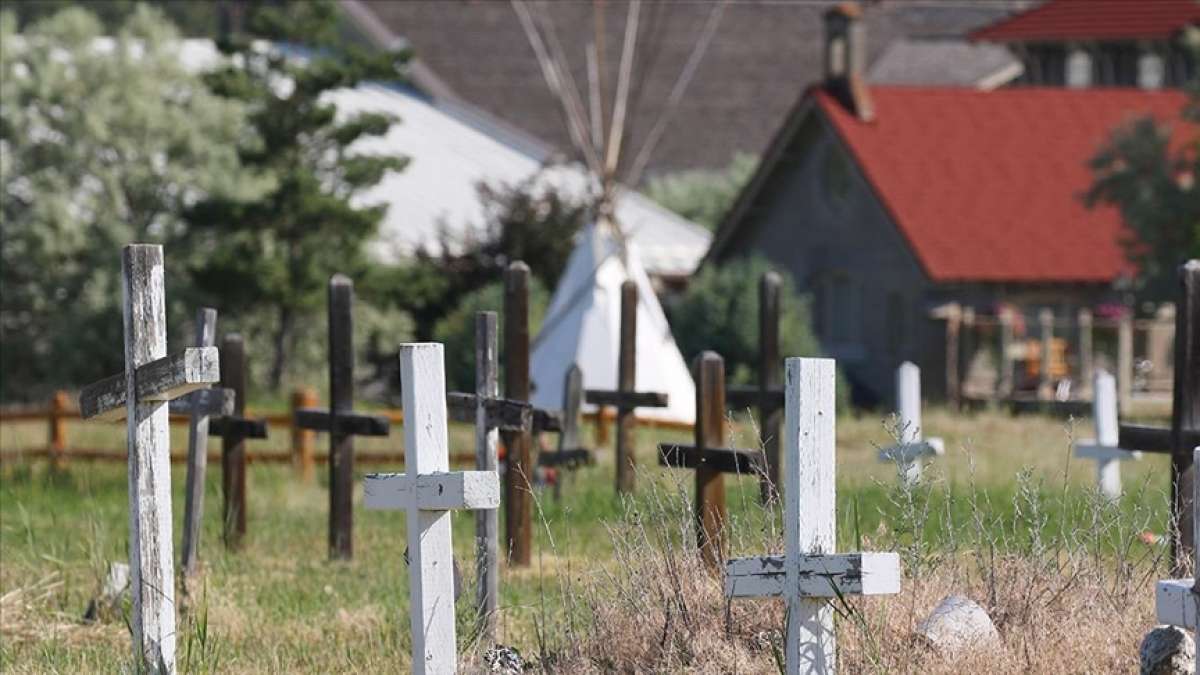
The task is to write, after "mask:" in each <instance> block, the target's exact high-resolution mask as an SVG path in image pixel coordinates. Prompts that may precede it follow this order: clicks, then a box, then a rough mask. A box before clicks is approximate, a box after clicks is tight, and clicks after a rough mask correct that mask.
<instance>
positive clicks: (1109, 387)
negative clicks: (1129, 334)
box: [1075, 368, 1142, 499]
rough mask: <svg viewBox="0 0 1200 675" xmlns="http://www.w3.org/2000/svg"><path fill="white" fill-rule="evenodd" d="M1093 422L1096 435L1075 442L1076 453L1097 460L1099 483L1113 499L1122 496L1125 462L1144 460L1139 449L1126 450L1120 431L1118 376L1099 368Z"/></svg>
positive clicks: (1095, 375) (1094, 383) (1102, 491)
mask: <svg viewBox="0 0 1200 675" xmlns="http://www.w3.org/2000/svg"><path fill="white" fill-rule="evenodd" d="M1092 418H1093V419H1092V421H1093V424H1094V425H1095V429H1096V437H1095V438H1089V439H1085V440H1082V441H1079V442H1078V443H1076V444H1075V456H1076V457H1083V458H1086V459H1094V460H1096V486H1097V487H1098V488H1099V490H1100V494H1102V495H1104V496H1105V497H1107V498H1109V499H1117V498H1119V497H1120V496H1121V462H1122V461H1124V460H1128V459H1141V458H1142V453H1141V452H1138V451H1136V450H1134V451H1132V452H1131V451H1128V450H1123V449H1122V448H1121V447H1120V446H1119V445H1118V439H1119V438H1120V436H1119V435H1118V433H1117V378H1115V377H1113V376H1112V374H1111V373H1109V372H1108V371H1106V370H1104V369H1103V368H1098V369H1096V370H1095V372H1094V373H1093V375H1092Z"/></svg>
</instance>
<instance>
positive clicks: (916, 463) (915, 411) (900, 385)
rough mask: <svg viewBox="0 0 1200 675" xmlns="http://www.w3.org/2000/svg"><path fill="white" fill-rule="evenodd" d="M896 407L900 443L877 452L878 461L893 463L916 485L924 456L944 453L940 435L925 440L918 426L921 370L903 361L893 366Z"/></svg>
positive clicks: (906, 482)
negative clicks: (895, 367) (894, 371)
mask: <svg viewBox="0 0 1200 675" xmlns="http://www.w3.org/2000/svg"><path fill="white" fill-rule="evenodd" d="M896 408H897V412H898V413H899V420H898V421H899V428H898V431H899V434H900V438H899V439H898V440H899V443H897V444H896V445H893V446H891V447H887V448H884V449H882V450H880V451H879V461H881V462H891V463H893V464H895V465H896V469H897V471H898V473H899V474H900V480H901V481H903V482H904V483H905V484H906V485H915V484H916V483H917V482H918V481H920V480H921V464H922V460H923V459H924V458H925V457H934V456H937V455H941V454H944V453H945V452H946V449H945V448H946V446H945V444H943V443H942V439H940V438H930V439H927V440H926V439H924V429H923V427H922V426H921V369H920V368H918V367H917V364H915V363H913V362H911V361H905V362H904V363H902V364H900V367H899V368H897V369H896Z"/></svg>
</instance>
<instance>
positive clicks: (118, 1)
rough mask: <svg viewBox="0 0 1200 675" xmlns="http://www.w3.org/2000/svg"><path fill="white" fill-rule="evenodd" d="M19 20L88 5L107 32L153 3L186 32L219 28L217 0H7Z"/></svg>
mask: <svg viewBox="0 0 1200 675" xmlns="http://www.w3.org/2000/svg"><path fill="white" fill-rule="evenodd" d="M4 5H5V8H6V9H11V10H12V12H13V16H15V17H16V20H17V29H18V30H25V28H26V27H28V26H29V25H30V24H33V23H35V22H37V21H40V20H41V19H45V18H48V17H50V16H53V15H55V14H57V13H58V12H61V11H62V10H64V9H70V8H72V7H79V6H80V5H85V6H86V7H87V10H88V11H89V12H91V13H92V14H94V15H96V18H97V19H98V20H99V21H100V24H101V25H102V26H103V30H104V31H105V32H106V33H111V32H112V31H115V30H117V29H119V28H120V27H121V26H122V25H123V24H124V23H125V22H126V21H128V20H129V17H131V16H132V15H133V14H136V13H137V12H138V11H139V9H140V8H142V7H146V6H150V7H153V8H154V9H157V10H159V11H160V12H161V13H162V14H163V15H164V16H165V17H166V18H167V19H169V20H170V21H171V22H172V23H174V24H175V26H176V27H177V28H178V29H179V31H180V32H181V33H183V34H184V35H195V36H209V37H211V36H213V35H215V34H216V29H217V13H218V9H219V8H220V5H219V4H218V3H217V2H211V1H204V2H199V1H197V0H87V2H80V1H79V0H6V2H5V3H4Z"/></svg>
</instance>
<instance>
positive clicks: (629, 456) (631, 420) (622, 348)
mask: <svg viewBox="0 0 1200 675" xmlns="http://www.w3.org/2000/svg"><path fill="white" fill-rule="evenodd" d="M637 306H638V290H637V284H635V283H634V282H633V280H632V279H626V280H625V281H624V282H623V283H622V284H621V324H620V336H621V338H620V343H619V348H618V351H617V391H619V392H621V393H622V394H631V393H633V392H634V391H636V389H637ZM589 400H591V397H589ZM594 402H596V403H600V404H603V402H601V401H594ZM615 405H616V406H617V448H616V450H617V452H616V461H617V493H618V494H620V493H632V492H633V490H634V485H635V477H636V474H635V470H636V467H637V452H636V449H635V448H634V442H633V441H634V430H635V425H636V424H637V419H636V418H635V417H634V415H635V414H636V412H637V411H636V406H631V405H629V404H628V403H616V404H615Z"/></svg>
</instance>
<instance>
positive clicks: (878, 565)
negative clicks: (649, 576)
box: [725, 358, 900, 675]
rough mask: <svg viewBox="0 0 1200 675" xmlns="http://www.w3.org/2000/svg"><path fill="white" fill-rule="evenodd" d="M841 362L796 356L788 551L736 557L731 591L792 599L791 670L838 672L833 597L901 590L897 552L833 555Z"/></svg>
mask: <svg viewBox="0 0 1200 675" xmlns="http://www.w3.org/2000/svg"><path fill="white" fill-rule="evenodd" d="M836 379H837V376H836V373H835V368H834V362H833V360H831V359H805V358H789V359H788V360H787V363H786V379H785V387H786V392H787V405H786V407H785V409H784V448H785V453H786V463H785V464H784V467H783V468H784V482H785V485H784V499H785V508H784V512H783V521H784V538H785V541H786V553H785V555H782V556H779V555H774V556H760V557H753V558H737V559H734V560H730V561H729V562H728V563H727V565H726V567H725V594H726V596H729V597H731V598H738V597H762V596H771V597H782V598H784V599H785V600H786V602H787V636H786V638H785V646H784V649H785V656H784V661H785V669H786V672H787V673H788V675H797V674H798V673H835V672H837V665H836V654H837V643H836V636H835V633H834V625H833V608H832V607H831V606H830V605H829V601H830V599H831V598H837V599H844V597H845V596H847V595H890V594H895V593H898V592H900V559H899V556H897V555H896V554H895V553H843V554H838V553H833V551H834V550H835V547H836V545H837V538H836V536H835V535H836V532H835V525H836V514H835V504H836V501H835V491H836V487H835V485H836V482H835V476H834V473H835V469H834V467H835V459H836V458H835V433H836V429H835V425H836V410H835V402H834V386H835V383H836Z"/></svg>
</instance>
